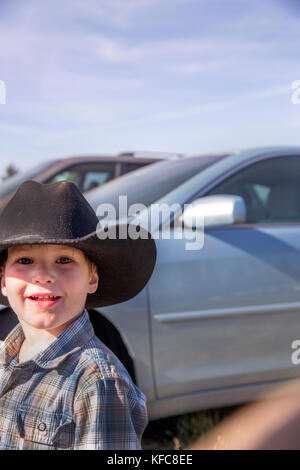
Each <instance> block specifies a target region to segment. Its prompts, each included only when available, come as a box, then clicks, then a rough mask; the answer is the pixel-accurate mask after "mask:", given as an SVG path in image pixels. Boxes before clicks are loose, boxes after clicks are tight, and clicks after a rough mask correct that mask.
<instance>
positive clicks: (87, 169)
mask: <svg viewBox="0 0 300 470" xmlns="http://www.w3.org/2000/svg"><path fill="white" fill-rule="evenodd" d="M117 165H118V164H117V163H115V162H99V163H97V162H90V163H89V162H87V163H81V164H79V165H72V166H70V167H69V168H67V169H65V170H63V171H60V172H59V173H57V174H56V175H55V176H53V177H52V178H51V179H50V180H49V181H47V183H56V182H58V181H64V180H68V181H72V182H73V183H75V184H76V185H77V186H78V188H79V189H80V190H81V191H82V192H86V191H89V190H90V189H93V188H96V187H97V186H100V185H101V184H103V183H106V182H107V181H109V180H111V179H113V178H115V176H116V166H117Z"/></svg>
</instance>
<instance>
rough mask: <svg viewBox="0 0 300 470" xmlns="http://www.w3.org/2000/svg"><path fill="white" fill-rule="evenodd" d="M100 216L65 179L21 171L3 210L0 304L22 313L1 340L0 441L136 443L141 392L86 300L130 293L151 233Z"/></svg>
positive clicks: (147, 260)
mask: <svg viewBox="0 0 300 470" xmlns="http://www.w3.org/2000/svg"><path fill="white" fill-rule="evenodd" d="M97 224H98V218H97V216H96V214H95V212H94V211H93V209H92V208H91V206H90V205H89V204H88V203H87V201H86V200H85V198H84V197H83V196H82V194H81V193H80V191H79V190H78V189H77V187H76V186H75V185H74V184H73V183H70V182H60V183H54V184H40V183H36V182H34V181H26V182H25V183H23V184H22V185H21V186H20V187H19V188H18V190H17V191H16V193H15V194H14V196H13V197H12V198H11V200H10V201H9V202H8V203H7V205H6V206H5V208H4V209H3V210H2V212H1V214H0V262H1V266H2V271H1V295H0V304H4V305H10V306H11V308H12V309H13V310H14V312H15V313H16V315H17V316H18V320H19V324H18V325H17V326H16V327H15V328H14V329H13V331H11V333H10V334H9V335H8V336H7V337H6V339H5V341H3V342H1V343H2V344H1V345H0V449H3V450H4V449H47V450H48V449H49V450H54V449H74V450H77V449H112V450H119V449H141V437H142V433H143V431H144V429H145V427H146V425H147V411H146V403H145V396H144V394H143V393H142V392H141V391H140V390H139V389H138V388H137V387H136V386H135V385H134V384H133V382H132V381H131V378H130V376H129V374H128V373H127V371H126V369H125V368H124V367H123V365H122V364H121V362H120V361H119V360H118V359H117V357H116V356H115V355H114V354H113V353H112V352H111V351H110V350H109V349H108V348H107V347H106V346H105V345H104V344H103V343H102V342H101V341H100V340H98V339H97V338H96V337H95V335H94V331H93V327H92V325H91V323H90V320H89V316H88V312H87V308H94V307H101V306H107V305H112V304H115V303H119V302H123V301H126V300H129V299H130V298H132V297H134V296H135V295H136V294H137V293H138V292H139V291H140V290H141V289H142V288H143V287H144V286H145V285H146V283H147V281H148V280H149V278H150V276H151V274H152V271H153V269H154V265H155V259H156V249H155V243H154V240H153V239H151V237H150V234H149V233H148V232H146V231H143V230H142V229H141V231H142V232H143V233H144V235H145V234H146V236H147V238H146V237H145V236H144V237H143V238H142V237H140V238H137V239H136V240H133V239H130V238H129V237H127V239H121V238H118V236H117V237H115V238H114V237H109V236H107V238H105V237H103V236H101V233H100V232H102V235H103V230H102V231H101V230H99V226H98V232H97V230H96V229H97ZM118 227H121V226H118ZM127 228H128V226H127ZM99 233H100V236H99ZM118 233H119V232H118V229H117V235H118ZM149 237H150V238H149Z"/></svg>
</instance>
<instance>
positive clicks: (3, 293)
mask: <svg viewBox="0 0 300 470" xmlns="http://www.w3.org/2000/svg"><path fill="white" fill-rule="evenodd" d="M3 274H4V269H3V267H2V268H1V273H0V275H1V293H2V295H4V297H7V291H6V283H5V277H4V275H3Z"/></svg>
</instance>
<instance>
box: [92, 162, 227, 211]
mask: <svg viewBox="0 0 300 470" xmlns="http://www.w3.org/2000/svg"><path fill="white" fill-rule="evenodd" d="M226 156H227V155H224V154H223V155H213V156H201V157H189V158H184V159H181V160H172V161H170V160H168V161H163V162H158V163H152V164H151V165H149V166H147V167H145V168H141V169H139V170H135V171H134V172H132V173H129V174H126V175H124V176H121V177H119V178H117V179H115V180H113V181H110V182H109V183H107V184H104V185H103V186H101V187H100V188H96V189H94V190H92V191H90V192H89V193H88V194H86V195H85V196H86V199H87V200H88V202H89V203H90V204H91V206H92V207H93V209H94V210H95V211H96V210H97V207H98V205H99V204H100V203H101V204H102V203H110V204H113V205H114V208H115V211H116V214H118V212H119V196H127V205H128V207H129V206H131V205H132V204H136V203H140V204H144V205H145V206H149V205H150V204H153V203H154V202H155V201H157V200H158V199H160V198H162V197H163V196H164V195H165V194H167V193H168V192H170V191H172V190H173V189H175V188H176V187H177V186H179V185H180V184H182V183H184V182H185V181H186V180H188V179H189V178H191V177H192V176H194V175H196V174H197V173H198V172H199V171H202V170H204V169H205V168H207V167H209V166H210V165H212V164H214V163H215V162H217V161H218V160H221V159H222V158H224V157H226Z"/></svg>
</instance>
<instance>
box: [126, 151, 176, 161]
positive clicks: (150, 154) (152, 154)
mask: <svg viewBox="0 0 300 470" xmlns="http://www.w3.org/2000/svg"><path fill="white" fill-rule="evenodd" d="M118 156H119V157H133V158H159V159H167V160H176V159H179V158H184V155H183V154H182V153H173V152H156V151H151V150H145V151H144V150H138V151H134V152H121V153H119V155H118Z"/></svg>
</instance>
